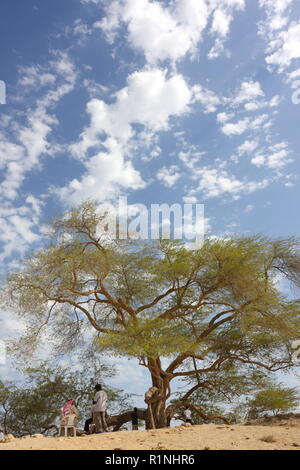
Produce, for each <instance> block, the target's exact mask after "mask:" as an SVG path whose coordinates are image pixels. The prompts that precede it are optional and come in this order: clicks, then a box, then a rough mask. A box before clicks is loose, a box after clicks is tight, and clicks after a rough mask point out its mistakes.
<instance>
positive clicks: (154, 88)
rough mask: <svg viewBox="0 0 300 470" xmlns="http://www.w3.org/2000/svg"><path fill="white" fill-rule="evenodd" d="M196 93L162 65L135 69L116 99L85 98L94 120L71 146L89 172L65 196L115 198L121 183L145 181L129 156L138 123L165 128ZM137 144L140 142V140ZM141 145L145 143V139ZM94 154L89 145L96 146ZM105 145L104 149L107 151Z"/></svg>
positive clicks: (68, 198)
mask: <svg viewBox="0 0 300 470" xmlns="http://www.w3.org/2000/svg"><path fill="white" fill-rule="evenodd" d="M193 101H194V93H193V90H192V89H191V88H189V86H188V84H187V83H186V81H185V80H184V78H183V77H182V76H181V75H179V74H173V75H172V76H170V77H168V76H167V72H166V71H164V70H161V69H158V68H153V69H146V70H142V71H139V72H134V73H133V74H131V75H130V76H129V77H128V79H127V86H126V87H124V88H122V89H121V90H119V91H118V92H117V93H115V95H114V102H112V103H110V104H107V103H106V102H105V101H103V100H100V99H95V98H93V99H92V100H90V101H89V102H88V104H87V112H88V114H89V116H90V124H89V126H88V127H86V128H85V129H84V131H83V132H82V134H81V136H80V140H79V141H78V142H76V143H74V144H72V145H71V146H70V150H71V152H72V153H73V155H74V156H76V157H77V158H79V159H81V161H82V162H83V163H84V165H85V168H86V172H85V174H84V175H83V177H82V178H81V179H79V180H78V179H75V180H73V181H72V182H71V183H70V184H69V185H68V187H67V188H63V189H61V190H60V191H59V194H60V195H61V197H63V198H64V200H66V201H68V203H70V201H72V202H75V201H76V202H78V201H79V200H81V199H82V198H83V197H85V198H86V197H87V195H89V196H93V197H97V198H99V199H103V198H104V197H105V198H111V197H113V195H114V194H117V193H118V191H119V190H120V189H122V188H123V189H125V188H132V189H138V188H142V187H144V186H145V182H144V181H143V180H142V177H141V175H140V173H139V172H138V171H137V170H135V168H134V166H133V163H132V160H130V159H129V158H128V156H129V154H130V152H131V151H132V150H133V149H134V146H135V145H136V143H137V142H139V141H140V140H141V136H144V134H143V132H141V131H140V130H139V133H137V131H136V128H135V125H140V126H142V127H143V129H144V130H145V132H146V133H150V135H151V136H152V138H153V134H154V135H155V133H156V132H158V131H162V130H167V129H169V126H170V119H171V118H172V117H176V116H182V115H184V114H185V113H186V112H188V111H189V105H190V104H191V103H192V102H193ZM137 145H138V144H137ZM143 145H145V144H144V143H143ZM99 147H100V148H101V150H102V151H97V153H96V154H94V155H93V156H92V157H90V155H89V152H88V151H89V150H90V149H92V150H93V152H95V151H96V150H97V149H98V148H99ZM103 148H104V151H103Z"/></svg>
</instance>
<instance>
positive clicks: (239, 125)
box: [222, 118, 249, 136]
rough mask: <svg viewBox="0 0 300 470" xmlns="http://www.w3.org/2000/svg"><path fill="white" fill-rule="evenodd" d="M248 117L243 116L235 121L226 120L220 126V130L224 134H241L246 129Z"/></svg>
mask: <svg viewBox="0 0 300 470" xmlns="http://www.w3.org/2000/svg"><path fill="white" fill-rule="evenodd" d="M248 125H249V119H248V118H244V119H241V120H239V121H237V122H236V123H232V122H228V123H226V124H224V126H223V127H222V132H223V134H225V135H229V136H230V135H241V134H243V133H244V132H246V130H247V129H248Z"/></svg>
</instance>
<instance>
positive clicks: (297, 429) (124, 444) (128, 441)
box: [0, 422, 300, 450]
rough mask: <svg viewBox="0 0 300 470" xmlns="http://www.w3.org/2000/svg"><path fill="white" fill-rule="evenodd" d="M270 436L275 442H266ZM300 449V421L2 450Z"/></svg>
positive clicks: (32, 440)
mask: <svg viewBox="0 0 300 470" xmlns="http://www.w3.org/2000/svg"><path fill="white" fill-rule="evenodd" d="M265 438H267V439H269V440H272V441H273V442H265V441H264V439H265ZM143 449H145V450H205V449H206V450H225V449H228V450H289V449H292V450H300V424H299V423H293V422H286V423H284V422H283V423H281V424H280V425H279V426H243V425H230V426H226V425H215V424H203V425H200V426H191V427H183V426H180V427H177V428H168V429H160V430H149V431H121V432H115V433H105V434H97V435H89V436H82V437H76V438H74V437H66V438H65V437H40V436H39V435H37V436H36V437H24V438H21V439H12V440H11V441H10V442H8V443H0V450H143Z"/></svg>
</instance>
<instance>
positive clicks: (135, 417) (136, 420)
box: [131, 408, 139, 431]
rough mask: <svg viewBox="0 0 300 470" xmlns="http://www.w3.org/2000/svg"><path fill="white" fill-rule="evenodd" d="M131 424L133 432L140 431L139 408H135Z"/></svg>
mask: <svg viewBox="0 0 300 470" xmlns="http://www.w3.org/2000/svg"><path fill="white" fill-rule="evenodd" d="M131 424H132V430H133V431H138V430H139V417H138V410H137V408H134V409H133V413H131Z"/></svg>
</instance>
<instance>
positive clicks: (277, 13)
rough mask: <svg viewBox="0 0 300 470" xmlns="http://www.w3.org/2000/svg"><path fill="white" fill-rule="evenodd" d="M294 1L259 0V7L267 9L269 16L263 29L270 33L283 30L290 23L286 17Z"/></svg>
mask: <svg viewBox="0 0 300 470" xmlns="http://www.w3.org/2000/svg"><path fill="white" fill-rule="evenodd" d="M293 1H294V0H259V5H260V7H262V8H265V11H266V14H267V21H266V24H264V25H261V28H262V27H264V28H267V29H269V30H270V31H277V30H279V29H281V28H283V27H284V26H285V25H286V23H287V22H288V18H287V16H284V15H285V13H286V10H287V8H288V7H289V6H290V5H291V4H292V3H293Z"/></svg>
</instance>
